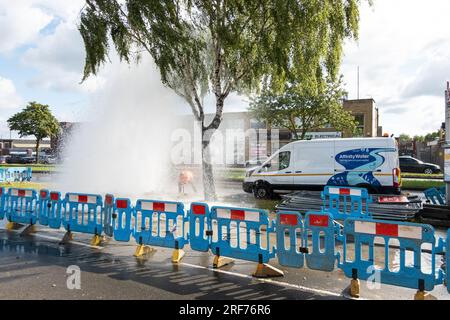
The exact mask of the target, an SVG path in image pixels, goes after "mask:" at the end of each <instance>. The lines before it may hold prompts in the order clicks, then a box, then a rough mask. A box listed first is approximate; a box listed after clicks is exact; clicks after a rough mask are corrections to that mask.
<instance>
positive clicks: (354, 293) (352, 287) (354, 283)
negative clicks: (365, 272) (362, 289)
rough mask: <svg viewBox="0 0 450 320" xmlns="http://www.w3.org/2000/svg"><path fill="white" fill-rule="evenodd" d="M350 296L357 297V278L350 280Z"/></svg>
mask: <svg viewBox="0 0 450 320" xmlns="http://www.w3.org/2000/svg"><path fill="white" fill-rule="evenodd" d="M350 296H351V297H352V298H359V280H358V279H352V281H351V282H350Z"/></svg>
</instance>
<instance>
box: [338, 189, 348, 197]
mask: <svg viewBox="0 0 450 320" xmlns="http://www.w3.org/2000/svg"><path fill="white" fill-rule="evenodd" d="M339 194H340V195H343V196H349V195H350V189H339Z"/></svg>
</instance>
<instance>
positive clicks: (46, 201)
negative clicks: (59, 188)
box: [37, 190, 63, 229]
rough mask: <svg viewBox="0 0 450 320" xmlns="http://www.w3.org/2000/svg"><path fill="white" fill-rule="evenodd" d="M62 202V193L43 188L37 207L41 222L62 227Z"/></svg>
mask: <svg viewBox="0 0 450 320" xmlns="http://www.w3.org/2000/svg"><path fill="white" fill-rule="evenodd" d="M62 202H63V201H62V200H61V193H59V192H54V191H53V192H49V191H48V190H41V191H40V192H39V201H38V209H37V211H38V217H39V224H41V225H44V226H49V227H50V228H52V229H59V228H60V227H61V210H62Z"/></svg>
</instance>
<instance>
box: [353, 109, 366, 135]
mask: <svg viewBox="0 0 450 320" xmlns="http://www.w3.org/2000/svg"><path fill="white" fill-rule="evenodd" d="M355 121H356V136H358V137H364V114H355Z"/></svg>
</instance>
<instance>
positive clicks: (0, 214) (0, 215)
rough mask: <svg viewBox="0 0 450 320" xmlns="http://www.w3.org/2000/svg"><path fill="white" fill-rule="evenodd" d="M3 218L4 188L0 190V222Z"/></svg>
mask: <svg viewBox="0 0 450 320" xmlns="http://www.w3.org/2000/svg"><path fill="white" fill-rule="evenodd" d="M4 217H5V188H0V220H3V218H4Z"/></svg>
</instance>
